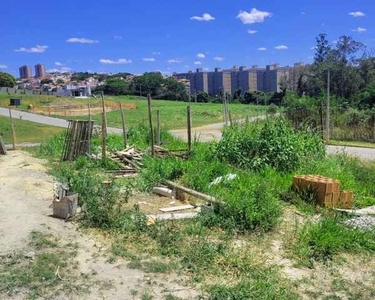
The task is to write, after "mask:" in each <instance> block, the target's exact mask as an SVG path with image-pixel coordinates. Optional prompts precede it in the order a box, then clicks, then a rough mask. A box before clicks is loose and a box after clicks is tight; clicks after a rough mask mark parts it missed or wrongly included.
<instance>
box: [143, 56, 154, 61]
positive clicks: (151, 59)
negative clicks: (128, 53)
mask: <svg viewBox="0 0 375 300" xmlns="http://www.w3.org/2000/svg"><path fill="white" fill-rule="evenodd" d="M142 60H143V61H148V62H151V61H155V58H153V57H145V58H142Z"/></svg>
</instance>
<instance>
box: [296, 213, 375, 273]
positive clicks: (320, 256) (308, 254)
mask: <svg viewBox="0 0 375 300" xmlns="http://www.w3.org/2000/svg"><path fill="white" fill-rule="evenodd" d="M342 221H343V219H340V218H338V217H336V218H335V217H328V218H324V219H322V220H321V221H319V222H317V223H307V224H305V225H304V226H303V228H302V229H301V230H299V231H297V238H296V242H295V244H294V245H293V247H292V251H293V253H294V255H295V257H296V258H297V259H298V260H299V262H300V263H301V264H302V265H305V266H308V267H312V266H313V263H314V261H327V260H331V259H332V258H333V256H334V255H337V254H339V253H341V252H354V253H358V252H360V251H368V252H372V253H374V252H375V231H374V230H360V229H352V228H348V227H346V226H345V225H344V224H343V223H342Z"/></svg>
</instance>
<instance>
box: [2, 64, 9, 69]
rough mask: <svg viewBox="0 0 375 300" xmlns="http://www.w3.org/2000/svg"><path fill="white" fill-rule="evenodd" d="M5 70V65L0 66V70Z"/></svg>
mask: <svg viewBox="0 0 375 300" xmlns="http://www.w3.org/2000/svg"><path fill="white" fill-rule="evenodd" d="M6 68H8V66H6V65H0V69H6Z"/></svg>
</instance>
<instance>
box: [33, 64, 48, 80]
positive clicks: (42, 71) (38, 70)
mask: <svg viewBox="0 0 375 300" xmlns="http://www.w3.org/2000/svg"><path fill="white" fill-rule="evenodd" d="M46 75H47V73H46V68H45V67H44V65H42V64H37V65H35V78H44V77H46Z"/></svg>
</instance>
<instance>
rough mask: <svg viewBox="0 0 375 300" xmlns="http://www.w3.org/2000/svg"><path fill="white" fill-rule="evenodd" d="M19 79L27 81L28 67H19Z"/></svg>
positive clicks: (29, 76) (29, 71) (29, 72)
mask: <svg viewBox="0 0 375 300" xmlns="http://www.w3.org/2000/svg"><path fill="white" fill-rule="evenodd" d="M19 70H20V78H21V79H29V78H31V76H32V74H31V67H30V66H26V65H25V66H22V67H20V69H19Z"/></svg>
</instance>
